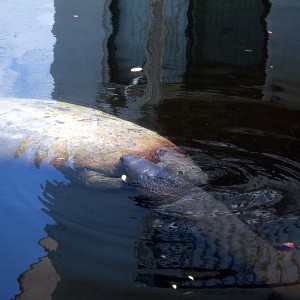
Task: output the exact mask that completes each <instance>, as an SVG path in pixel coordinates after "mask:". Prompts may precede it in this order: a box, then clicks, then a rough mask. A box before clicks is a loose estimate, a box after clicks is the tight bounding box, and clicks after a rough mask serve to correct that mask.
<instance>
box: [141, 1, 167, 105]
mask: <svg viewBox="0 0 300 300" xmlns="http://www.w3.org/2000/svg"><path fill="white" fill-rule="evenodd" d="M164 4H165V1H164V0H151V1H149V13H150V20H149V25H148V33H147V41H146V54H147V63H146V65H145V74H146V77H147V86H146V89H145V101H146V102H151V103H158V102H160V100H161V99H162V90H161V77H162V73H163V66H162V64H163V55H164V48H165V45H164V40H165V25H164V12H163V9H164Z"/></svg>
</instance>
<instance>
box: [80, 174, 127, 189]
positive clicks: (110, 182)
mask: <svg viewBox="0 0 300 300" xmlns="http://www.w3.org/2000/svg"><path fill="white" fill-rule="evenodd" d="M79 179H80V181H81V182H83V183H84V184H86V185H88V186H92V187H97V188H101V189H105V190H106V189H120V188H122V187H124V182H123V180H122V179H121V178H115V177H109V176H105V175H103V174H101V173H99V172H96V171H92V170H86V171H83V172H81V173H80V175H79Z"/></svg>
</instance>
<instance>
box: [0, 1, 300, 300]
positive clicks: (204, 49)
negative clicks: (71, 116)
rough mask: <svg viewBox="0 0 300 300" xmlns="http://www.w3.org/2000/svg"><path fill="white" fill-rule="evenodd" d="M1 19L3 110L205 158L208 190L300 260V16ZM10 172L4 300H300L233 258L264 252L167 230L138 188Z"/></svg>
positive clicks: (151, 13)
mask: <svg viewBox="0 0 300 300" xmlns="http://www.w3.org/2000/svg"><path fill="white" fill-rule="evenodd" d="M0 8H1V9H0V19H1V23H2V24H3V26H2V29H1V34H0V38H1V40H0V41H1V42H0V45H1V47H0V55H1V62H0V95H1V97H22V98H38V99H49V98H53V99H56V100H58V101H67V102H72V103H77V104H80V105H83V106H90V107H94V108H95V109H101V110H104V111H106V112H108V113H110V114H113V115H116V116H118V117H120V118H122V119H126V120H130V121H132V122H135V123H137V124H139V125H142V126H144V127H147V128H150V129H152V130H155V131H157V132H159V133H160V134H161V135H163V136H165V137H167V138H169V139H171V140H172V141H173V142H174V143H175V144H176V145H178V146H180V147H182V148H183V149H184V150H185V151H187V153H189V154H190V155H191V156H192V157H193V159H194V161H196V162H197V164H199V165H200V166H201V167H202V168H203V169H204V171H205V172H206V173H207V174H208V176H209V179H210V181H209V185H208V186H207V187H206V189H207V191H208V192H211V193H213V194H214V196H215V197H216V198H217V199H218V200H219V201H224V202H225V203H226V204H227V205H228V206H229V207H230V208H231V210H232V211H233V213H235V214H236V216H237V217H238V218H240V219H241V220H242V221H243V222H244V223H245V224H246V225H247V226H248V227H249V228H250V229H251V230H252V231H253V232H255V233H256V234H257V235H258V236H259V237H260V238H262V239H263V240H264V241H266V245H275V244H280V243H286V242H293V243H295V244H296V245H299V246H300V233H299V226H300V221H299V212H300V206H299V197H298V195H299V190H300V182H299V181H300V156H299V150H300V111H299V109H300V102H299V96H300V89H299V78H300V74H299V72H300V71H299V70H300V58H299V56H298V53H299V51H300V37H299V32H298V31H297V28H299V26H298V25H300V24H299V18H298V15H299V10H300V4H299V3H298V1H296V0H288V1H287V0H285V1H283V0H273V1H265V0H246V1H245V0H235V1H231V0H226V1H218V0H201V1H192V0H190V1H188V0H164V1H158V2H156V1H140V0H119V1H109V0H106V1H104V0H101V1H94V0H89V1H87V2H84V3H83V2H82V1H80V0H76V1H72V3H70V2H69V1H65V0H54V1H52V2H51V1H50V2H49V1H45V0H43V1H41V0H40V1H30V2H29V1H19V0H16V1H14V2H13V3H9V2H3V3H1V4H0ZM134 67H140V68H142V71H140V72H131V69H132V68H134ZM1 147H5V145H1ZM0 170H1V173H0V182H1V184H0V191H1V192H0V194H1V203H0V206H1V209H0V211H1V213H0V215H1V218H0V222H1V230H0V237H1V241H2V244H1V248H0V253H1V256H0V257H1V259H0V263H1V268H0V270H1V276H0V286H1V291H0V298H1V299H11V298H14V297H15V296H16V295H17V294H18V295H19V296H17V298H18V299H25V297H26V295H28V294H26V291H27V292H28V290H27V287H33V286H42V285H43V284H44V283H45V281H44V277H43V276H42V275H41V274H44V275H45V276H46V278H51V280H48V281H47V282H48V283H47V284H48V290H49V295H50V294H51V293H52V299H100V298H104V299H106V298H113V299H133V298H141V299H147V298H149V299H153V298H155V299H168V298H170V299H171V298H176V297H177V298H178V299H182V298H185V297H190V298H193V297H195V298H199V297H202V296H203V297H205V298H207V299H223V298H224V297H225V296H226V298H229V297H230V299H235V298H236V299H240V294H241V293H243V297H244V298H245V299H247V297H248V299H253V297H254V296H255V297H257V298H258V299H272V297H275V298H276V297H277V298H276V299H281V298H280V297H282V298H287V299H297V295H298V294H299V292H300V290H299V279H300V274H299V269H298V270H295V269H293V268H291V271H290V273H289V276H287V277H286V278H280V279H279V280H278V281H277V282H276V284H274V286H272V287H268V288H266V287H265V286H264V282H263V279H262V278H252V277H251V276H252V274H251V268H250V267H249V266H247V265H243V264H242V263H241V261H240V262H238V261H237V260H235V261H234V258H235V256H234V255H232V254H230V251H229V250H228V249H230V247H232V249H243V247H244V249H250V250H251V244H250V243H249V244H247V242H245V244H243V245H242V242H239V241H240V239H241V238H242V236H239V235H237V234H234V233H233V234H228V232H227V233H226V231H224V236H225V237H227V240H226V243H228V244H225V242H224V244H223V245H222V244H220V243H219V244H218V242H219V241H218V239H216V238H214V237H215V234H216V232H217V230H220V228H219V227H217V225H216V227H213V226H212V225H211V224H210V223H205V222H203V223H199V224H196V225H195V224H194V223H192V222H190V221H182V220H177V219H174V218H173V217H169V216H165V215H163V216H161V215H159V216H157V215H156V214H155V213H153V212H152V211H151V209H149V208H148V207H147V205H145V200H146V199H144V198H143V197H141V195H140V193H139V192H138V191H137V190H136V189H135V188H134V187H132V188H126V189H125V188H124V189H121V190H114V189H111V190H105V191H104V190H102V189H97V188H91V187H86V186H84V185H83V184H81V183H80V182H73V181H72V178H71V177H68V174H62V173H61V172H60V171H58V170H56V169H54V168H53V169H51V168H47V167H45V166H41V168H40V169H37V168H36V167H35V166H34V165H27V164H25V163H24V162H22V160H21V159H18V160H13V161H6V160H3V159H1V160H0ZM200 225H201V226H200ZM230 243H232V245H235V246H231V245H230ZM42 245H43V246H44V248H43V247H42ZM236 245H237V246H236ZM241 245H242V246H241ZM234 247H236V248H234ZM239 247H240V248H239ZM266 247H267V246H266ZM296 251H299V250H296ZM231 259H232V262H231V263H227V262H228V261H230V260H231ZM267 259H268V257H267V256H266V260H267ZM243 267H244V269H243ZM41 270H45V272H44V273H43V272H42V271H41ZM247 272H248V273H247ZM47 276H48V277H47ZM188 276H193V279H194V280H192V279H191V278H189V277H188ZM175 285H176V287H177V289H176V290H175V289H174V287H175ZM225 287H226V288H227V289H224V288H225ZM36 293H37V292H36ZM29 295H30V296H29V298H30V297H31V299H33V297H34V295H36V294H34V292H33V294H29ZM224 295H225V296H224Z"/></svg>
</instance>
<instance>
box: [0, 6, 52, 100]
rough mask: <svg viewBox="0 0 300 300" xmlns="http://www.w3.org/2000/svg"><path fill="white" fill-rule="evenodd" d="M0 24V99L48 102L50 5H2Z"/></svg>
mask: <svg viewBox="0 0 300 300" xmlns="http://www.w3.org/2000/svg"><path fill="white" fill-rule="evenodd" d="M0 20H1V29H0V57H1V60H0V96H2V97H12V96H15V97H23V98H48V99H49V98H51V92H52V89H53V78H52V76H51V74H50V66H51V64H52V61H53V46H54V44H55V38H54V36H53V34H52V32H51V30H52V27H53V23H54V4H53V2H52V1H47V0H31V1H23V0H14V1H1V3H0Z"/></svg>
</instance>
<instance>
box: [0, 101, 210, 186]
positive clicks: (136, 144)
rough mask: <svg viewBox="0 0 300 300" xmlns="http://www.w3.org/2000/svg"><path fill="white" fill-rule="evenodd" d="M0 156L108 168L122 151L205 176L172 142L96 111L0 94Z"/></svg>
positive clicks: (37, 162)
mask: <svg viewBox="0 0 300 300" xmlns="http://www.w3.org/2000/svg"><path fill="white" fill-rule="evenodd" d="M0 144H1V148H0V159H12V158H14V159H22V160H25V161H27V162H34V163H35V165H36V166H37V167H39V166H40V165H41V163H42V162H46V163H50V164H52V165H53V166H55V167H59V168H65V167H67V168H72V169H74V170H76V171H77V170H82V169H87V170H94V171H101V172H112V170H113V169H114V167H115V166H116V165H117V164H118V162H119V158H120V156H121V155H122V154H124V153H131V154H135V155H138V156H140V157H144V158H147V159H156V160H158V161H160V162H161V163H162V164H164V166H166V167H167V168H170V169H178V170H182V172H183V173H184V174H187V176H190V177H191V178H194V179H195V180H199V181H205V180H206V176H205V175H204V174H203V173H202V171H201V169H200V168H199V167H198V166H196V165H195V164H194V163H193V161H192V160H191V159H190V158H189V157H188V156H187V155H185V154H183V153H182V152H181V151H180V150H179V149H178V148H177V147H176V146H175V145H174V144H173V143H172V142H170V141H169V140H167V139H165V138H163V137H161V136H159V135H158V134H157V133H155V132H153V131H150V130H147V129H145V128H142V127H140V126H138V125H135V124H133V123H131V122H127V121H124V120H121V119H118V118H116V117H114V116H111V115H109V114H106V113H103V112H101V111H98V110H95V109H92V108H87V107H81V106H78V105H73V104H68V103H62V102H57V101H54V100H35V99H0Z"/></svg>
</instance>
